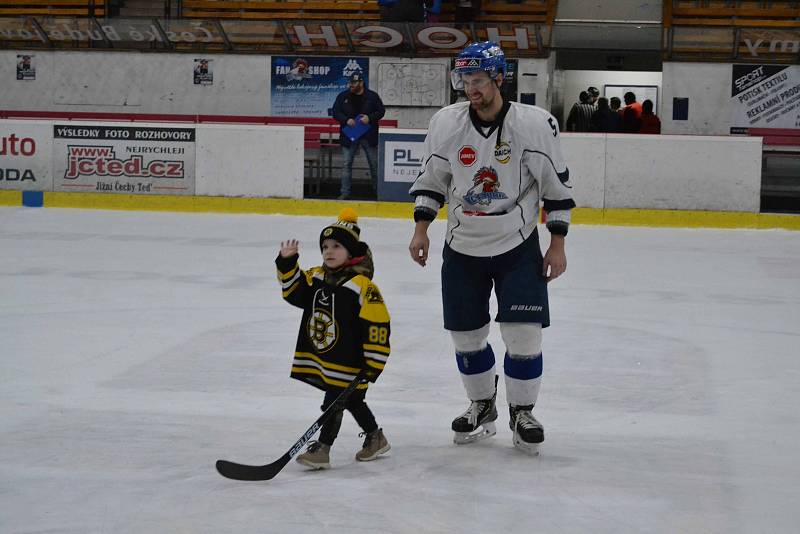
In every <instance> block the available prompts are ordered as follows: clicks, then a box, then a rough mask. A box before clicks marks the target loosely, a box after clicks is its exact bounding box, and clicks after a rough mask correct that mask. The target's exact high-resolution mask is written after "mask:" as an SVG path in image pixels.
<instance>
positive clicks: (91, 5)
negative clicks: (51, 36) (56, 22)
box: [0, 0, 106, 17]
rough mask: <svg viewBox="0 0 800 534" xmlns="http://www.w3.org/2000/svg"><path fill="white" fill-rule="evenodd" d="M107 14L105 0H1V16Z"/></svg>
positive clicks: (81, 15) (82, 15)
mask: <svg viewBox="0 0 800 534" xmlns="http://www.w3.org/2000/svg"><path fill="white" fill-rule="evenodd" d="M105 14H106V3H105V1H104V0H0V16H6V15H22V16H25V15H28V16H32V15H38V16H72V17H86V16H89V15H93V16H95V17H103V16H105Z"/></svg>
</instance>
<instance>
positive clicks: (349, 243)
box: [319, 208, 367, 257]
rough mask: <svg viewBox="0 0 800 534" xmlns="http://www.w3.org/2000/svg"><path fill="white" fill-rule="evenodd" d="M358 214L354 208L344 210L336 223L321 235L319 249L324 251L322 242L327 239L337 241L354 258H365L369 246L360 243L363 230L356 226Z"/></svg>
mask: <svg viewBox="0 0 800 534" xmlns="http://www.w3.org/2000/svg"><path fill="white" fill-rule="evenodd" d="M357 222H358V214H357V213H356V210H354V209H353V208H344V209H342V211H340V212H339V218H338V219H337V220H336V222H335V223H333V224H331V225H329V226H326V227H325V228H323V230H322V232H321V233H320V234H319V248H320V250H321V249H322V242H323V241H325V240H326V239H335V240H336V241H338V242H339V243H341V244H342V245H343V246H344V248H346V249H347V251H348V252H349V253H350V255H351V256H353V257H358V256H363V255H365V254H366V253H367V244H366V243H362V242H361V241H359V239H360V237H361V228H359V227H358V225H357V224H356V223H357Z"/></svg>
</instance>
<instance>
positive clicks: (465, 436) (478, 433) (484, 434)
mask: <svg viewBox="0 0 800 534" xmlns="http://www.w3.org/2000/svg"><path fill="white" fill-rule="evenodd" d="M495 434H497V428H496V427H495V425H494V421H487V422H485V423H483V425H481V426H480V427H478V428H477V429H475V430H473V431H472V432H456V433H455V435H454V436H453V443H455V444H456V445H467V444H469V443H476V442H478V441H483V440H484V439H486V438H490V437H492V436H494V435H495Z"/></svg>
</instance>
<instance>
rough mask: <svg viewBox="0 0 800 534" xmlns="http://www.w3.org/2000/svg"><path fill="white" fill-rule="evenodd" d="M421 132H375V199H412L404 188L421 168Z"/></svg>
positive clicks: (422, 147) (412, 181)
mask: <svg viewBox="0 0 800 534" xmlns="http://www.w3.org/2000/svg"><path fill="white" fill-rule="evenodd" d="M425 135H426V131H425V130H392V133H380V134H379V135H378V200H389V201H395V202H402V201H412V200H413V198H411V196H410V195H409V194H408V189H409V188H410V187H411V184H412V183H414V180H416V179H417V175H418V174H419V172H420V171H421V170H422V158H423V156H424V153H423V152H424V147H425Z"/></svg>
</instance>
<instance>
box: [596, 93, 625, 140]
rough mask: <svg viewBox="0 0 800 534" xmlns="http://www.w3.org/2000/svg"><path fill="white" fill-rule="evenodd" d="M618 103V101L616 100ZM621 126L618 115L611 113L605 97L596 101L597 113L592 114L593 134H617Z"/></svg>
mask: <svg viewBox="0 0 800 534" xmlns="http://www.w3.org/2000/svg"><path fill="white" fill-rule="evenodd" d="M617 102H619V99H617ZM621 125H622V119H620V116H619V113H617V112H616V111H612V109H611V108H610V107H609V106H608V99H607V98H605V97H602V98H599V99H597V111H595V112H594V113H593V114H592V120H591V129H592V131H593V132H606V133H608V132H619V131H620V128H621Z"/></svg>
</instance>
